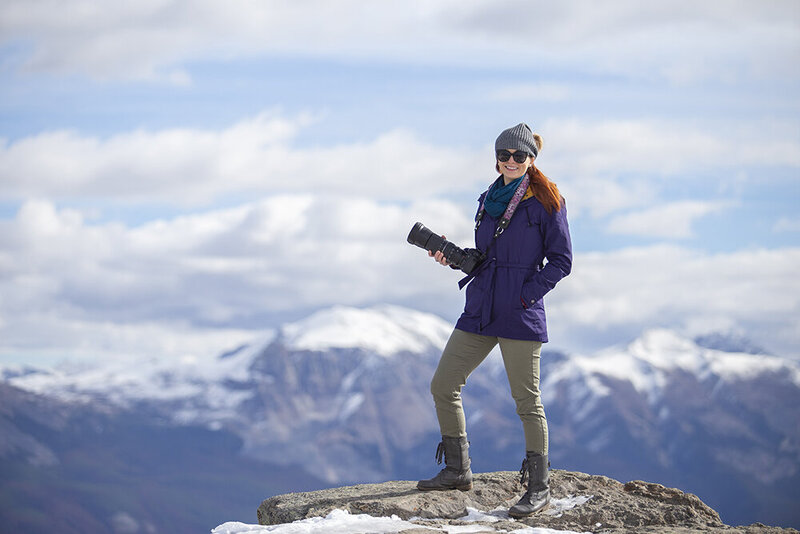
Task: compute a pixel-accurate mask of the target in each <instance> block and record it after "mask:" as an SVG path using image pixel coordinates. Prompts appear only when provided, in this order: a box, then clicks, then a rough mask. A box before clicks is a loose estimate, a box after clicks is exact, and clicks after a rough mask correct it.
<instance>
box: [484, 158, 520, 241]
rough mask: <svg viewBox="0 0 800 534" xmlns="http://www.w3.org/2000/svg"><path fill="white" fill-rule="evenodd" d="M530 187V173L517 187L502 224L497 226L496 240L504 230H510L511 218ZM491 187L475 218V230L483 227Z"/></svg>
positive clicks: (501, 221)
mask: <svg viewBox="0 0 800 534" xmlns="http://www.w3.org/2000/svg"><path fill="white" fill-rule="evenodd" d="M529 185H530V177H529V176H528V173H525V174H524V175H523V177H522V180H521V181H520V183H519V185H518V186H517V190H516V191H514V195H513V196H512V197H511V200H509V201H508V206H507V207H506V211H505V213H503V216H502V217H501V218H500V222H499V223H498V224H497V229H496V230H495V231H494V238H495V239H497V238H498V237H499V236H500V234H502V233H503V230H505V229H506V228H508V225H509V223H510V222H511V217H512V216H513V215H514V212H515V211H517V206H519V203H520V202H521V201H522V198H523V197H524V196H525V192H526V191H527V190H528V186H529ZM491 189H492V188H491V187H490V188H489V190H487V191H486V194H485V195H483V200H481V207H480V209H479V210H478V214H477V215H476V216H475V229H476V230H477V229H478V226H480V225H481V219H483V215H484V214H485V213H486V208H485V207H484V206H485V204H486V197H487V196H489V191H491Z"/></svg>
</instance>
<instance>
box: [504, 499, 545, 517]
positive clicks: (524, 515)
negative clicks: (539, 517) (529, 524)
mask: <svg viewBox="0 0 800 534" xmlns="http://www.w3.org/2000/svg"><path fill="white" fill-rule="evenodd" d="M549 506H550V501H547V502H546V503H545V505H544V506H542V507H541V508H539V509H538V510H535V511H533V512H531V513H529V514H520V513H513V514H512V513H511V510H509V511H508V515H509V516H510V517H513V518H515V519H521V518H523V517H530V516H532V515H536V514H538V513H539V512H541V511H542V510H544V509H546V508H548V507H549Z"/></svg>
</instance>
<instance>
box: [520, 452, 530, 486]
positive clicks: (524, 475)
mask: <svg viewBox="0 0 800 534" xmlns="http://www.w3.org/2000/svg"><path fill="white" fill-rule="evenodd" d="M527 481H528V458H527V457H526V458H525V459H523V460H522V467H521V468H520V470H519V483H520V484H522V485H523V486H524V485H525V483H526V482H527Z"/></svg>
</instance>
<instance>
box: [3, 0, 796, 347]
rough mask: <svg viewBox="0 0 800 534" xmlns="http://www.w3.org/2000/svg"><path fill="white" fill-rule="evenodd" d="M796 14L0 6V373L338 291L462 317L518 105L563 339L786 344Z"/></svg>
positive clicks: (231, 331)
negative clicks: (444, 243)
mask: <svg viewBox="0 0 800 534" xmlns="http://www.w3.org/2000/svg"><path fill="white" fill-rule="evenodd" d="M799 60H800V4H798V3H797V2H792V1H766V2H759V3H753V2H738V1H725V2H723V1H709V2H703V3H696V2H684V1H677V2H660V3H647V4H643V3H641V2H633V1H612V2H604V3H602V4H601V3H595V2H584V1H567V2H559V3H551V2H523V1H519V2H490V1H488V0H468V1H460V2H455V1H450V0H435V1H426V2H421V1H420V2H404V3H396V2H364V1H344V2H318V1H310V0H309V1H303V2H274V1H265V2H259V3H253V2H245V1H233V2H228V3H225V4H224V5H223V4H220V3H216V2H211V1H195V2H187V1H180V0H151V1H147V2H140V3H136V4H135V5H130V6H114V7H109V5H108V4H107V3H104V2H95V1H91V0H85V1H77V0H74V1H69V2H66V3H64V2H54V1H50V0H41V1H15V0H9V1H7V2H4V3H3V5H2V6H0V75H1V76H2V80H3V82H2V83H0V294H2V295H3V297H2V299H0V300H1V302H0V361H15V362H18V361H26V362H32V363H45V362H52V361H56V360H58V359H60V358H62V357H69V358H78V359H80V358H105V357H113V356H114V355H117V354H122V353H126V354H130V355H136V354H139V353H148V354H151V355H163V356H164V357H184V356H192V355H195V354H199V353H204V352H209V351H211V352H212V353H213V352H214V351H221V350H223V349H225V348H229V347H230V346H234V345H236V344H237V343H239V342H241V341H242V340H246V339H248V338H251V337H253V336H256V335H258V333H259V332H261V331H263V330H264V329H267V328H271V327H274V326H276V325H278V324H280V323H281V322H283V321H286V320H293V319H296V318H299V317H301V316H303V315H304V314H307V313H309V312H310V311H313V310H315V309H317V308H320V307H325V306H331V305H335V304H345V305H353V306H369V305H371V304H376V303H382V302H390V303H395V304H402V305H407V306H412V307H415V308H418V309H422V310H425V311H431V312H433V313H436V314H439V315H441V316H443V317H446V318H448V319H454V318H455V317H457V315H458V313H459V311H460V309H461V306H462V299H463V295H462V294H461V293H459V292H458V291H457V290H456V285H455V282H456V278H455V277H454V274H453V273H451V272H449V270H439V269H437V266H436V265H435V264H433V263H432V262H430V261H429V260H428V259H427V257H425V255H424V253H422V252H421V251H418V250H415V249H413V248H411V247H409V246H408V245H407V244H406V243H405V234H406V233H407V231H408V229H409V228H410V227H411V225H412V224H413V223H414V222H415V221H417V220H421V221H423V222H425V224H426V225H428V226H429V227H431V228H433V229H435V230H436V231H440V232H442V233H446V234H447V235H448V237H450V238H451V239H453V240H457V241H459V242H461V243H463V244H465V245H468V244H469V241H470V239H471V232H470V231H471V218H472V216H473V212H474V209H475V198H476V197H477V195H478V194H479V193H480V192H481V191H482V190H483V189H485V187H486V186H487V185H488V184H489V183H490V182H491V181H492V179H493V177H494V176H493V172H494V171H493V165H494V162H493V159H492V157H493V156H492V146H493V141H494V138H495V137H496V135H497V134H498V133H499V132H500V131H501V130H502V129H504V128H507V127H509V126H512V125H514V124H516V123H518V122H521V121H524V122H527V123H528V124H531V125H532V126H533V127H534V130H536V131H537V132H539V133H540V134H541V135H542V136H543V137H544V141H545V146H544V150H543V151H542V154H541V155H540V158H539V160H538V166H539V168H540V169H542V171H543V172H544V173H545V174H547V175H548V176H550V177H551V179H553V180H554V181H555V182H556V183H558V185H559V187H560V188H561V190H562V192H563V193H564V195H565V197H566V198H567V205H568V209H569V216H570V225H571V229H572V237H573V243H574V246H575V252H576V264H575V270H574V272H573V274H572V275H571V276H570V277H569V278H567V279H565V280H564V282H563V283H562V284H560V285H559V286H558V287H557V288H556V290H555V291H554V292H553V293H552V294H551V295H548V297H547V298H546V301H547V306H548V310H549V317H550V329H551V340H552V345H553V346H554V348H563V349H567V350H574V351H591V350H595V349H597V348H599V347H601V346H603V345H605V344H608V343H617V342H624V341H626V340H628V339H630V338H631V337H634V336H636V335H638V334H639V333H640V332H641V331H642V330H644V329H646V328H651V327H667V328H674V329H676V330H679V331H682V332H684V333H686V334H689V335H696V334H701V333H706V332H709V331H718V330H722V331H734V332H739V333H744V334H746V335H748V336H750V337H752V338H753V339H754V340H755V341H757V342H760V343H761V344H763V345H765V346H767V347H768V348H771V349H772V350H774V351H776V352H779V353H781V354H786V355H790V356H798V355H800V334H798V332H800V283H799V282H798V281H797V276H796V272H797V270H798V266H799V265H798V263H800V213H799V212H798V200H800V170H799V168H800V98H798V95H800V91H798V90H799V89H800V75H799V74H798V68H797V67H798V64H800V61H799Z"/></svg>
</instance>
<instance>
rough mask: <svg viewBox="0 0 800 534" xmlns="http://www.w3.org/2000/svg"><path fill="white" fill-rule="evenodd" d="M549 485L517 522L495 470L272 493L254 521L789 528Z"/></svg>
mask: <svg viewBox="0 0 800 534" xmlns="http://www.w3.org/2000/svg"><path fill="white" fill-rule="evenodd" d="M550 484H551V493H552V497H553V500H552V503H551V505H550V507H549V508H548V509H546V510H544V511H542V512H541V513H539V514H537V515H535V516H532V517H530V518H527V519H522V520H514V519H512V518H510V517H509V516H508V514H507V513H506V510H507V509H508V507H509V506H510V505H512V504H513V503H514V502H515V501H516V499H518V498H519V496H520V495H521V494H522V492H523V491H524V488H523V487H522V486H520V484H519V475H518V473H515V472H511V471H501V472H495V473H478V474H476V475H475V487H474V488H473V489H472V490H470V491H465V492H461V491H447V492H437V491H433V492H421V491H418V490H417V489H416V482H412V481H395V482H385V483H382V484H360V485H356V486H348V487H342V488H334V489H328V490H321V491H313V492H306V493H289V494H285V495H277V496H275V497H272V498H269V499H267V500H265V501H264V502H263V503H261V506H260V507H259V508H258V521H259V523H260V524H262V525H273V524H279V523H289V522H292V521H296V520H299V519H305V518H309V517H322V516H325V515H327V514H328V513H330V512H331V511H333V510H335V509H341V510H347V511H348V512H350V513H352V514H369V515H372V516H378V517H389V516H392V515H396V516H398V517H400V518H401V519H404V520H408V521H411V522H413V523H415V524H419V525H420V529H412V530H407V531H405V532H406V533H407V534H412V533H414V534H416V533H422V532H425V533H431V532H436V531H437V530H438V531H439V532H443V531H444V527H445V526H448V525H472V526H473V527H475V526H477V525H482V526H484V527H485V530H482V532H503V531H505V532H511V531H513V530H518V529H521V528H526V527H547V528H552V529H558V530H571V531H576V532H604V533H607V532H610V533H622V532H625V533H655V532H659V533H662V532H663V533H676V534H677V533H680V534H694V533H700V532H704V533H709V532H710V533H716V532H719V533H723V532H724V533H728V534H737V533H741V534H744V533H747V534H756V533H759V534H764V533H770V534H772V533H776V534H777V533H779V532H780V533H783V534H788V533H796V532H797V531H796V530H794V529H782V528H779V527H768V526H764V525H761V524H758V523H756V524H753V525H749V526H739V527H731V526H728V525H725V524H724V523H723V522H722V521H721V520H720V517H719V514H717V512H715V511H714V510H713V509H711V508H710V507H708V506H707V505H706V504H705V503H703V502H702V501H701V500H700V499H699V498H698V497H697V496H695V495H693V494H691V493H684V492H682V491H680V490H678V489H674V488H667V487H664V486H662V485H660V484H653V483H648V482H642V481H638V480H637V481H632V482H628V483H626V484H622V483H621V482H618V481H616V480H613V479H611V478H608V477H604V476H596V475H587V474H584V473H578V472H571V471H562V470H558V469H556V470H552V471H551V475H550ZM479 512H480V513H479ZM468 514H469V515H468ZM437 527H438V528H437ZM470 531H473V530H471V529H470ZM473 532H474V531H473Z"/></svg>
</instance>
